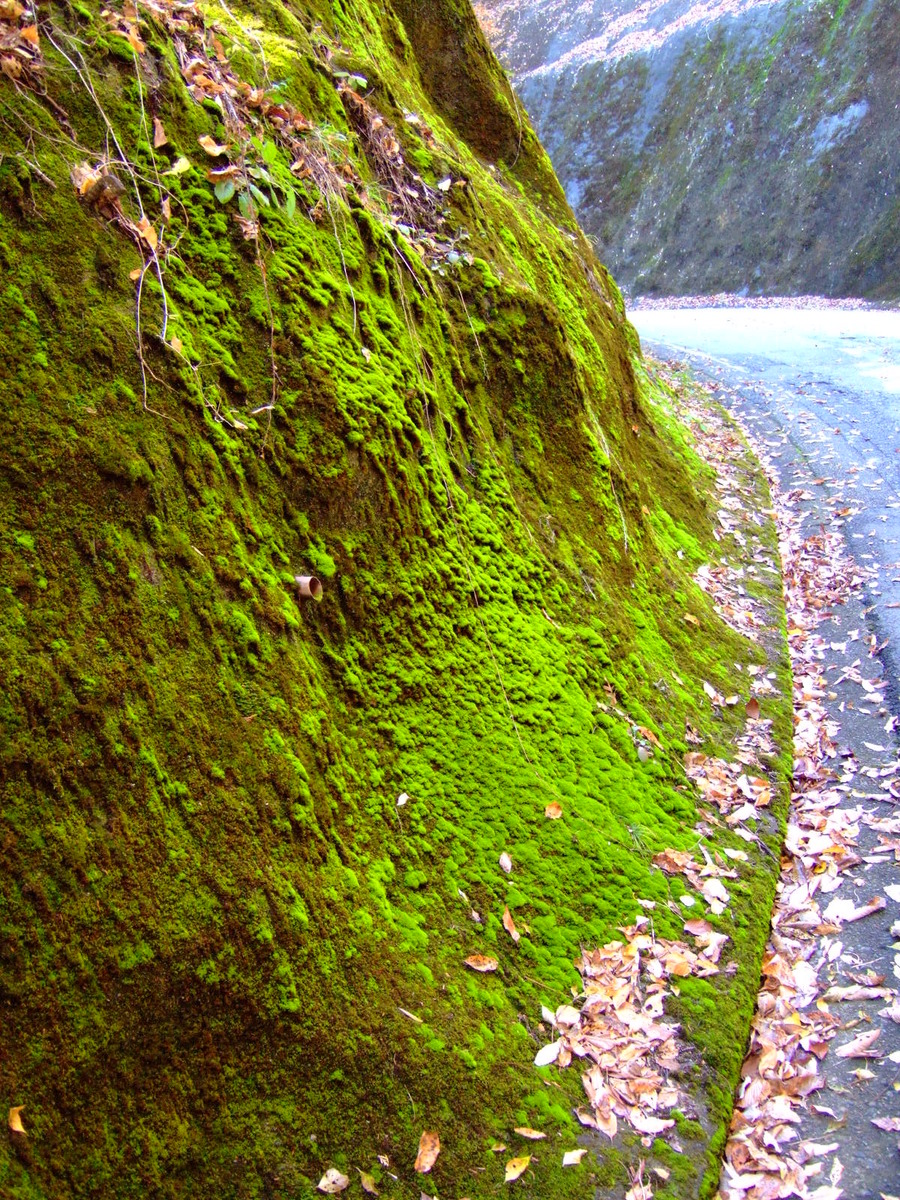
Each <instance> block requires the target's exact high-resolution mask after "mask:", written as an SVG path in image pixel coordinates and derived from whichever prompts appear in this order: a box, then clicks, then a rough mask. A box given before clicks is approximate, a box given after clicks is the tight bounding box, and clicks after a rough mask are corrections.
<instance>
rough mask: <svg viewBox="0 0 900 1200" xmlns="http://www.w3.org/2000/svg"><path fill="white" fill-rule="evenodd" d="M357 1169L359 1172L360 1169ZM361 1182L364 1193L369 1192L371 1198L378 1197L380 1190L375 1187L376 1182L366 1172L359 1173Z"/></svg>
mask: <svg viewBox="0 0 900 1200" xmlns="http://www.w3.org/2000/svg"><path fill="white" fill-rule="evenodd" d="M356 1169H357V1171H359V1167H357V1168H356ZM359 1182H360V1183H361V1184H362V1190H363V1191H364V1192H368V1193H369V1195H370V1196H377V1195H378V1188H377V1187H376V1186H375V1180H374V1179H373V1177H372V1176H371V1175H367V1174H366V1172H365V1171H359Z"/></svg>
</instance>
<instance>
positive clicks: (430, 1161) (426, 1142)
mask: <svg viewBox="0 0 900 1200" xmlns="http://www.w3.org/2000/svg"><path fill="white" fill-rule="evenodd" d="M440 1152H441V1139H440V1138H439V1137H438V1135H437V1134H436V1133H434V1132H433V1131H432V1130H429V1129H426V1130H425V1131H424V1132H423V1133H422V1136H421V1137H420V1138H419V1153H418V1154H417V1155H416V1170H417V1171H418V1172H419V1174H420V1175H427V1174H428V1172H429V1171H430V1170H431V1168H432V1167H433V1166H434V1164H435V1162H436V1161H437V1156H438V1155H439V1154H440Z"/></svg>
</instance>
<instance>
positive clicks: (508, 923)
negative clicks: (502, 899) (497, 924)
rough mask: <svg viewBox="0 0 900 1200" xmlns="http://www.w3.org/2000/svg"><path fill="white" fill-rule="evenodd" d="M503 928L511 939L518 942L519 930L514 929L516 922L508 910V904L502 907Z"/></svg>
mask: <svg viewBox="0 0 900 1200" xmlns="http://www.w3.org/2000/svg"><path fill="white" fill-rule="evenodd" d="M503 928H504V929H505V930H506V932H507V933H508V934H509V936H510V937H511V938H512V940H513V941H514V942H516V943H518V941H519V931H518V929H516V923H515V921H514V920H513V919H512V913H511V912H510V911H509V907H508V906H507V907H506V908H504V909H503Z"/></svg>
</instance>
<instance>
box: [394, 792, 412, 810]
mask: <svg viewBox="0 0 900 1200" xmlns="http://www.w3.org/2000/svg"><path fill="white" fill-rule="evenodd" d="M408 799H409V795H408V793H407V792H401V793H400V795H399V796H398V797H397V807H398V808H402V807H403V805H404V804H405V803H406V802H407V800H408Z"/></svg>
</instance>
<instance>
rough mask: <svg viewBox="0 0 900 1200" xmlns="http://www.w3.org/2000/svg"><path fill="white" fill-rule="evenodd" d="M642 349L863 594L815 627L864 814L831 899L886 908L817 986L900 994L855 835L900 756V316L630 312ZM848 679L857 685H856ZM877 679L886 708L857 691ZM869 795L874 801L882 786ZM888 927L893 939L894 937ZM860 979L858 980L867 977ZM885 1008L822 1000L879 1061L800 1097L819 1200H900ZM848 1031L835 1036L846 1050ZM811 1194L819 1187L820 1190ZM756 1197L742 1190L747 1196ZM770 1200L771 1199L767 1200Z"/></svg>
mask: <svg viewBox="0 0 900 1200" xmlns="http://www.w3.org/2000/svg"><path fill="white" fill-rule="evenodd" d="M630 316H631V320H632V322H633V323H634V325H635V326H636V328H637V329H638V332H639V333H640V335H641V339H642V341H643V343H644V346H645V349H649V350H650V351H651V352H652V353H653V354H654V355H655V356H656V357H658V358H664V359H667V360H669V361H670V362H671V360H673V359H674V360H677V361H682V362H683V361H687V362H689V363H690V365H691V366H692V367H693V368H694V372H695V374H697V375H699V376H701V377H703V378H704V379H705V381H706V382H707V383H708V384H709V385H710V386H711V387H712V389H713V390H714V392H715V393H716V395H717V396H718V398H719V399H720V400H721V401H722V402H723V403H724V404H725V405H726V407H727V408H729V409H730V410H731V411H732V412H733V413H734V414H735V416H737V417H738V418H739V419H740V420H741V422H742V424H743V425H744V427H745V428H746V429H747V430H748V432H749V433H750V434H751V436H753V437H754V439H755V441H756V443H757V447H758V449H760V450H761V451H762V452H763V454H764V455H765V457H766V458H767V460H768V463H769V466H770V467H771V468H774V470H775V472H776V474H777V475H778V476H779V481H780V485H781V489H782V490H783V491H785V492H787V491H794V493H795V496H797V497H798V498H799V500H800V501H802V505H803V510H804V514H805V517H804V519H805V527H806V528H807V529H808V530H809V531H810V532H815V530H816V529H817V527H818V526H819V525H820V524H826V525H828V526H830V527H832V528H834V527H838V528H839V529H840V530H841V531H842V532H843V534H844V536H845V538H846V542H847V548H848V551H849V552H850V554H851V555H852V556H853V557H854V558H855V560H856V561H857V563H858V564H860V565H861V566H865V567H867V568H869V569H870V577H869V579H868V582H867V584H866V589H865V595H864V597H863V598H861V599H856V600H854V601H852V602H851V603H849V604H847V605H844V606H835V608H834V610H833V612H832V613H831V614H830V616H829V620H828V622H827V623H826V624H825V625H824V626H822V627H820V628H822V630H823V632H824V631H825V630H827V631H828V632H827V633H824V636H825V637H826V639H827V638H831V639H834V640H832V641H830V642H826V643H825V645H824V651H823V655H824V656H823V658H822V661H823V666H824V671H825V675H826V677H827V679H828V681H829V687H830V689H831V690H830V691H829V693H828V699H827V700H824V701H823V702H824V703H825V704H826V708H827V710H828V715H829V717H831V718H832V719H833V720H834V721H835V723H836V725H837V726H838V727H839V732H838V735H837V740H838V743H839V746H840V755H839V761H840V763H841V766H840V771H841V772H842V773H841V774H840V775H839V776H838V774H837V772H836V774H835V781H834V784H833V785H832V786H833V787H834V789H835V791H838V792H840V793H843V795H844V796H845V797H846V799H845V800H844V801H843V802H842V803H844V804H846V805H847V806H848V807H849V806H856V807H857V808H858V810H859V812H860V815H861V816H862V818H863V819H862V828H861V832H860V838H859V851H860V853H861V854H862V855H863V858H862V861H861V862H860V863H859V864H858V865H857V866H856V867H855V868H853V869H852V870H850V871H848V872H847V874H846V879H845V883H844V886H843V887H842V889H841V893H842V894H843V893H852V892H854V891H855V890H856V889H859V890H858V891H857V892H856V895H858V896H860V897H864V898H865V899H866V900H868V899H869V898H870V897H871V896H872V895H874V894H879V895H881V896H882V897H884V896H887V897H889V898H888V900H887V907H886V909H885V910H884V911H883V912H880V913H877V914H875V915H873V916H870V917H868V918H866V919H865V920H861V921H859V922H858V923H855V924H848V925H845V926H844V928H843V930H842V931H841V932H840V934H839V935H838V937H837V938H835V937H823V938H822V939H821V941H820V944H819V949H818V951H817V953H816V955H814V956H813V957H814V959H815V962H814V965H815V966H816V969H817V971H818V973H819V980H820V983H821V984H822V985H823V986H826V985H831V984H836V985H847V984H848V983H859V982H865V981H871V977H870V975H869V973H870V972H871V973H873V974H874V975H875V976H877V977H881V976H883V977H884V978H883V983H884V984H886V985H887V986H888V987H891V988H893V989H898V988H900V954H897V953H896V951H897V950H898V949H900V941H898V940H896V939H897V938H898V937H900V902H898V901H896V900H894V899H893V897H892V895H891V891H886V890H885V889H886V888H893V887H894V886H896V885H897V884H900V863H898V861H897V860H896V858H895V856H894V855H893V853H890V852H888V853H885V852H884V848H883V847H882V846H880V845H879V844H878V841H877V838H876V836H875V834H874V833H873V832H872V831H871V830H870V829H868V828H867V827H866V824H865V817H866V814H868V815H869V816H873V817H878V818H881V819H883V820H889V821H891V822H894V821H895V820H896V818H898V817H900V799H895V798H894V797H895V796H898V797H900V787H897V786H895V789H894V792H893V794H885V789H884V786H883V785H884V783H885V780H886V779H896V778H900V775H895V774H894V772H895V771H896V769H897V764H898V762H900V753H898V733H897V726H898V719H897V715H896V714H900V704H898V699H900V697H898V690H900V689H898V679H900V671H898V664H900V312H894V311H879V310H848V309H841V308H834V307H830V308H826V309H824V310H822V309H809V308H801V309H796V308H790V307H785V306H784V305H783V304H778V306H777V307H767V308H749V307H744V308H680V309H646V310H641V309H638V310H636V311H634V312H632V313H631V314H630ZM854 674H855V675H856V676H857V680H856V681H855V682H852V681H851V680H852V678H853V676H854ZM860 674H861V676H862V677H863V678H864V679H866V680H868V681H869V682H870V683H872V684H877V682H878V681H879V679H881V678H883V677H884V675H887V677H888V687H887V689H886V696H885V698H884V700H882V699H881V698H880V697H878V698H877V699H874V700H873V699H872V696H873V694H874V695H876V696H877V690H876V691H875V692H874V693H873V692H872V691H871V690H869V691H866V689H865V688H864V687H861V686H860V681H859V676H860ZM879 789H880V791H879ZM892 926H893V928H892ZM864 977H865V978H864ZM884 1005H885V1002H884V1000H880V1001H868V1002H864V1003H860V1002H853V1003H851V1002H844V1003H832V1005H831V1009H832V1011H834V1012H835V1013H836V1014H837V1015H839V1016H840V1018H841V1020H842V1021H843V1022H844V1023H845V1029H846V1030H848V1031H849V1030H850V1029H852V1030H853V1032H854V1033H859V1032H860V1029H862V1030H867V1029H875V1028H879V1029H880V1031H881V1032H880V1035H879V1039H878V1056H877V1057H875V1058H872V1059H867V1060H862V1061H861V1060H859V1059H840V1058H838V1057H837V1056H836V1055H835V1053H834V1052H833V1051H832V1052H831V1053H829V1055H828V1057H827V1060H826V1062H825V1063H824V1064H823V1073H824V1075H825V1078H826V1080H827V1086H826V1087H825V1088H824V1089H823V1090H822V1091H820V1092H817V1093H815V1094H814V1095H813V1096H812V1097H811V1098H810V1104H809V1107H808V1109H807V1112H806V1114H805V1116H804V1118H803V1120H802V1122H801V1125H800V1126H799V1128H798V1130H797V1137H798V1139H807V1141H805V1142H804V1144H805V1145H812V1147H813V1149H812V1151H811V1152H812V1153H814V1154H816V1155H819V1156H820V1158H819V1160H818V1161H821V1163H822V1170H821V1174H820V1176H819V1177H818V1179H817V1180H816V1181H815V1183H813V1184H811V1188H812V1190H811V1191H810V1195H812V1196H815V1197H817V1198H818V1200H837V1198H838V1197H844V1200H879V1198H880V1197H889V1198H891V1200H893V1198H894V1197H895V1196H896V1195H897V1194H898V1193H900V1155H898V1153H897V1150H898V1146H897V1141H898V1138H897V1133H896V1132H887V1131H882V1130H879V1129H877V1128H876V1127H874V1126H873V1125H872V1118H873V1117H879V1118H881V1117H897V1118H900V1024H896V1023H894V1022H893V1021H892V1020H891V1019H889V1017H888V1016H887V1015H885V1009H884ZM849 1036H851V1035H850V1033H848V1032H845V1033H842V1034H841V1035H839V1036H838V1039H837V1040H838V1042H844V1041H846V1040H847V1037H849ZM820 1188H821V1190H819V1189H820ZM751 1194H752V1193H751ZM767 1194H768V1193H767Z"/></svg>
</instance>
